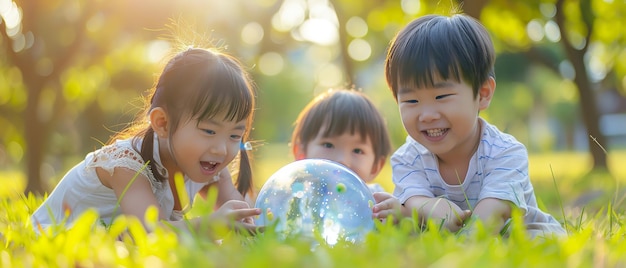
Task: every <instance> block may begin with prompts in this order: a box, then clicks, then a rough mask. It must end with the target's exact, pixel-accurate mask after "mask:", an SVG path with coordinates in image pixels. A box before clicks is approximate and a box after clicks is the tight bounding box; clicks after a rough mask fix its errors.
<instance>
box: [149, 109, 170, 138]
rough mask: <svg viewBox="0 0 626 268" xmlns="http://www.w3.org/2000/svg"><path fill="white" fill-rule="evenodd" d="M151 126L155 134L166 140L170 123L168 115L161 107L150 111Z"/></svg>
mask: <svg viewBox="0 0 626 268" xmlns="http://www.w3.org/2000/svg"><path fill="white" fill-rule="evenodd" d="M149 117H150V126H151V127H152V130H154V133H156V134H157V135H158V136H159V137H160V138H166V137H167V133H168V128H169V126H168V121H167V114H166V113H165V110H163V108H161V107H157V108H154V109H152V110H151V111H150V114H149Z"/></svg>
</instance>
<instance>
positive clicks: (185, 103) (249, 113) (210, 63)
mask: <svg viewBox="0 0 626 268" xmlns="http://www.w3.org/2000/svg"><path fill="white" fill-rule="evenodd" d="M255 97H256V88H255V87H254V85H253V83H252V80H251V79H250V78H249V75H248V73H247V72H246V71H245V70H244V69H243V68H242V64H241V63H240V62H239V61H238V60H237V59H236V58H234V57H232V56H230V55H228V54H224V53H220V52H217V51H212V50H208V49H201V48H190V49H187V50H185V51H183V52H180V53H178V54H176V55H175V56H174V57H173V58H172V59H170V60H169V61H168V62H167V64H166V66H165V68H164V69H163V71H162V73H161V75H160V76H159V77H158V81H157V83H156V86H155V87H154V88H153V89H152V91H151V94H150V95H149V98H150V102H149V106H148V107H147V108H146V111H145V112H146V113H149V112H150V110H152V109H153V108H156V107H161V108H163V109H164V110H165V112H166V113H167V114H168V118H169V121H168V123H169V124H170V125H169V136H170V137H171V136H172V134H173V132H174V131H176V129H177V127H178V125H179V124H181V121H182V120H191V119H196V120H198V121H203V120H206V119H210V118H212V117H214V116H216V115H218V114H222V113H223V112H225V117H224V118H223V119H224V120H228V121H235V122H237V121H241V120H246V122H247V128H246V129H248V131H246V133H245V134H244V137H243V138H242V142H245V141H246V140H247V137H248V134H249V130H250V129H252V127H251V125H252V120H253V116H254V110H255ZM146 113H144V114H143V116H142V117H141V118H139V119H138V120H141V121H138V122H137V123H136V124H137V126H138V127H139V129H138V131H136V133H135V134H133V135H134V140H133V144H135V146H136V145H137V144H138V143H139V141H142V142H141V148H140V149H139V150H138V151H139V152H140V154H141V156H142V157H143V159H144V161H146V162H149V167H150V170H151V172H152V174H153V175H154V176H155V178H157V180H160V181H165V180H167V178H165V177H164V176H163V175H162V174H161V173H160V172H158V170H157V166H156V163H155V161H154V157H153V155H154V148H153V144H154V130H153V129H152V128H151V127H150V126H149V125H147V126H146V124H142V123H141V122H143V121H145V115H146ZM136 129H137V127H136ZM127 134H128V133H127ZM131 134H132V133H131ZM136 149H137V148H136ZM239 158H240V159H239V172H238V176H237V181H236V183H235V185H236V187H237V190H238V191H239V192H240V193H241V194H242V195H245V194H246V193H248V192H250V190H251V189H252V172H251V168H250V162H249V158H248V155H247V151H246V150H245V149H243V148H242V149H241V150H240V154H239Z"/></svg>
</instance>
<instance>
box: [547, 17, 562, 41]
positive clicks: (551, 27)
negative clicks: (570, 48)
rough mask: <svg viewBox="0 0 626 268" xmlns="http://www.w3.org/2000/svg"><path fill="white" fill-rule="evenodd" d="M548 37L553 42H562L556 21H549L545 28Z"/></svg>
mask: <svg viewBox="0 0 626 268" xmlns="http://www.w3.org/2000/svg"><path fill="white" fill-rule="evenodd" d="M544 30H545V32H546V37H547V38H548V40H550V41H552V42H555V43H556V42H559V40H561V32H559V25H558V24H556V22H554V21H548V22H547V23H546V25H545V26H544Z"/></svg>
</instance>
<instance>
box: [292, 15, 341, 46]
mask: <svg viewBox="0 0 626 268" xmlns="http://www.w3.org/2000/svg"><path fill="white" fill-rule="evenodd" d="M299 33H300V35H301V36H302V38H303V39H304V40H307V41H310V42H313V43H316V44H320V45H332V44H334V43H336V42H337V41H338V40H339V33H337V26H336V25H335V24H333V23H332V22H330V21H329V20H327V19H308V20H306V21H305V22H304V23H302V25H301V26H300V32H299Z"/></svg>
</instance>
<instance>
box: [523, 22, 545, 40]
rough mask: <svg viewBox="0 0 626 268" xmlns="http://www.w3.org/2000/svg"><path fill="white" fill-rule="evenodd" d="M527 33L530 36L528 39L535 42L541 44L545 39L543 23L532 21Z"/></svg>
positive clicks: (527, 26) (529, 23)
mask: <svg viewBox="0 0 626 268" xmlns="http://www.w3.org/2000/svg"><path fill="white" fill-rule="evenodd" d="M526 33H527V34H528V38H530V39H531V40H533V41H534V42H539V41H541V39H543V37H544V33H543V27H542V26H541V23H540V22H539V21H537V20H531V21H530V22H528V24H527V25H526Z"/></svg>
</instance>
